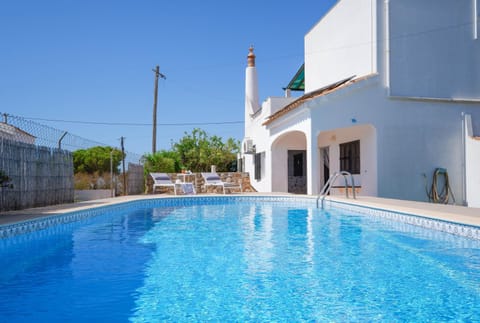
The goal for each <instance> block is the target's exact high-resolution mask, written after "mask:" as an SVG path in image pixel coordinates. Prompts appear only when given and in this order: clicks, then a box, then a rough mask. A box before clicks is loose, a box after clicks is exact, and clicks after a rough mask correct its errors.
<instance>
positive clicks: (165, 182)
mask: <svg viewBox="0 0 480 323" xmlns="http://www.w3.org/2000/svg"><path fill="white" fill-rule="evenodd" d="M150 176H152V178H153V189H152V192H153V193H155V189H156V188H157V187H173V192H174V193H175V195H177V186H176V185H175V183H173V182H172V180H171V178H170V176H168V175H167V174H165V173H150Z"/></svg>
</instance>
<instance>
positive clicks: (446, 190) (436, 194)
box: [425, 168, 455, 204]
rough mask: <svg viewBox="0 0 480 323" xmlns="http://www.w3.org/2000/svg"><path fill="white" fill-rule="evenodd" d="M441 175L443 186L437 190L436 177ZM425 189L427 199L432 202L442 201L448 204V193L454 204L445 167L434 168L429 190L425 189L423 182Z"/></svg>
mask: <svg viewBox="0 0 480 323" xmlns="http://www.w3.org/2000/svg"><path fill="white" fill-rule="evenodd" d="M441 175H443V177H444V181H443V187H442V189H441V190H440V191H439V190H438V178H439V177H440V176H441ZM425 190H426V191H427V195H428V199H429V200H430V202H433V203H443V204H448V201H449V200H450V195H451V196H452V200H453V203H454V204H455V196H454V195H453V191H452V188H451V187H450V182H449V180H448V172H447V170H446V169H445V168H436V169H435V171H434V172H433V180H432V186H431V189H430V192H429V191H428V189H427V185H426V184H425Z"/></svg>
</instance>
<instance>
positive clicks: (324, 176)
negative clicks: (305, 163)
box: [320, 147, 330, 190]
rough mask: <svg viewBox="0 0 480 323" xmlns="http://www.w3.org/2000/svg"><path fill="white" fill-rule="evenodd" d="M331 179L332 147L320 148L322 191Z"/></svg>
mask: <svg viewBox="0 0 480 323" xmlns="http://www.w3.org/2000/svg"><path fill="white" fill-rule="evenodd" d="M329 178H330V147H321V148H320V184H321V185H320V190H321V189H322V188H323V186H325V184H326V183H327V181H328V179H329Z"/></svg>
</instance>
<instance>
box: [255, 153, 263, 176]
mask: <svg viewBox="0 0 480 323" xmlns="http://www.w3.org/2000/svg"><path fill="white" fill-rule="evenodd" d="M255 179H256V180H260V179H262V153H257V154H255Z"/></svg>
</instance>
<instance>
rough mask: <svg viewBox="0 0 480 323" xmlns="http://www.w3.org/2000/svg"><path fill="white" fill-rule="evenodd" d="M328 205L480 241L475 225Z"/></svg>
mask: <svg viewBox="0 0 480 323" xmlns="http://www.w3.org/2000/svg"><path fill="white" fill-rule="evenodd" d="M326 205H327V207H334V208H338V209H342V210H346V211H351V212H355V213H359V214H365V215H369V216H375V217H380V218H384V219H388V220H392V221H396V222H401V223H406V224H411V225H414V226H417V227H422V228H427V229H432V230H436V231H442V232H446V233H450V234H454V235H457V236H461V237H465V238H469V239H474V240H480V227H477V226H474V225H469V224H463V223H457V222H453V221H447V220H443V219H434V218H430V217H428V216H425V215H419V214H415V213H409V212H401V211H394V210H387V209H384V208H380V207H372V206H364V205H357V204H352V203H347V202H340V201H335V200H329V201H327V203H326Z"/></svg>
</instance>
